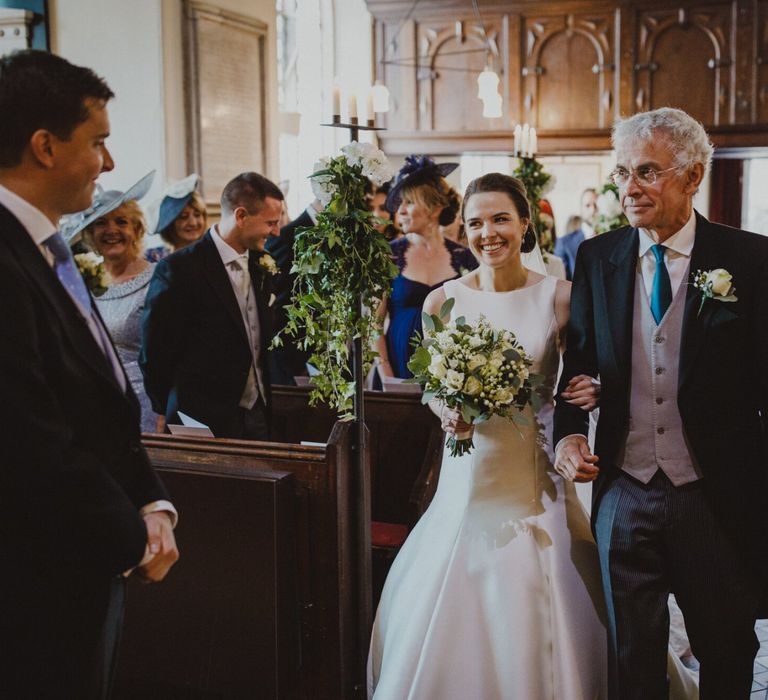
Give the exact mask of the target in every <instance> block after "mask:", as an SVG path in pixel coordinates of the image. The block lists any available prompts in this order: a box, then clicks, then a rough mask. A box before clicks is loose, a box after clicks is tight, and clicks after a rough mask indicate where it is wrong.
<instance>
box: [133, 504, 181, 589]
mask: <svg viewBox="0 0 768 700" xmlns="http://www.w3.org/2000/svg"><path fill="white" fill-rule="evenodd" d="M144 522H145V524H146V526H147V549H148V554H149V559H148V560H147V561H146V562H144V563H143V564H142V565H141V566H139V567H138V569H136V572H137V573H138V574H139V576H141V577H142V578H143V579H145V580H147V581H162V580H163V579H164V578H165V575H166V574H167V573H168V571H169V570H170V568H171V567H172V566H173V565H174V564H175V563H176V561H177V560H178V558H179V550H178V549H177V548H176V538H175V537H174V536H173V527H172V525H171V516H170V515H169V514H168V513H166V512H164V511H156V512H154V513H147V514H146V515H145V516H144Z"/></svg>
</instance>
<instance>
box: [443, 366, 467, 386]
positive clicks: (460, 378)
mask: <svg viewBox="0 0 768 700" xmlns="http://www.w3.org/2000/svg"><path fill="white" fill-rule="evenodd" d="M448 364H451V361H450V360H449V361H448ZM456 364H457V365H458V362H456ZM445 385H446V386H447V387H448V388H449V389H452V390H453V391H460V390H461V388H462V387H463V386H464V373H463V372H457V371H456V370H455V369H449V370H448V371H447V372H446V375H445Z"/></svg>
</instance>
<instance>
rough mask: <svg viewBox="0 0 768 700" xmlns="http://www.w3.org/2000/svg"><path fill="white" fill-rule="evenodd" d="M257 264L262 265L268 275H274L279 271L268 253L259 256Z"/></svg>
mask: <svg viewBox="0 0 768 700" xmlns="http://www.w3.org/2000/svg"><path fill="white" fill-rule="evenodd" d="M259 265H261V267H263V268H264V269H265V270H266V271H267V272H268V273H269V274H270V275H276V274H277V273H278V272H280V270H279V269H278V267H277V263H276V262H275V259H274V258H273V257H272V256H271V255H270V254H269V253H264V255H262V256H261V257H260V258H259Z"/></svg>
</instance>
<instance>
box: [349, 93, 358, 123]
mask: <svg viewBox="0 0 768 700" xmlns="http://www.w3.org/2000/svg"><path fill="white" fill-rule="evenodd" d="M349 119H350V121H351V120H352V119H357V96H356V95H355V93H354V92H350V93H349Z"/></svg>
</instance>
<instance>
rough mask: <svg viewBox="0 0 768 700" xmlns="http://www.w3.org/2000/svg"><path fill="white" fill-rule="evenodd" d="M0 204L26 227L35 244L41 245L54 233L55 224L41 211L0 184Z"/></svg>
mask: <svg viewBox="0 0 768 700" xmlns="http://www.w3.org/2000/svg"><path fill="white" fill-rule="evenodd" d="M0 204H2V205H3V206H4V207H5V208H6V209H7V210H8V211H9V212H11V214H13V215H14V216H15V217H16V218H17V219H18V220H19V221H20V222H21V225H22V226H23V227H24V228H25V229H27V233H29V235H30V237H31V238H32V240H33V241H34V243H35V245H38V246H39V245H42V244H43V242H44V241H45V240H46V239H48V238H50V237H51V236H52V235H53V234H54V233H56V226H54V225H53V223H52V222H51V220H50V219H49V218H48V217H47V216H46V215H45V214H43V212H41V211H40V210H39V209H38V208H37V207H36V206H34V205H32V204H30V203H29V202H28V201H27V200H26V199H23V198H22V197H19V195H17V194H16V193H15V192H11V190H9V189H8V188H7V187H3V186H2V185H0Z"/></svg>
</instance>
